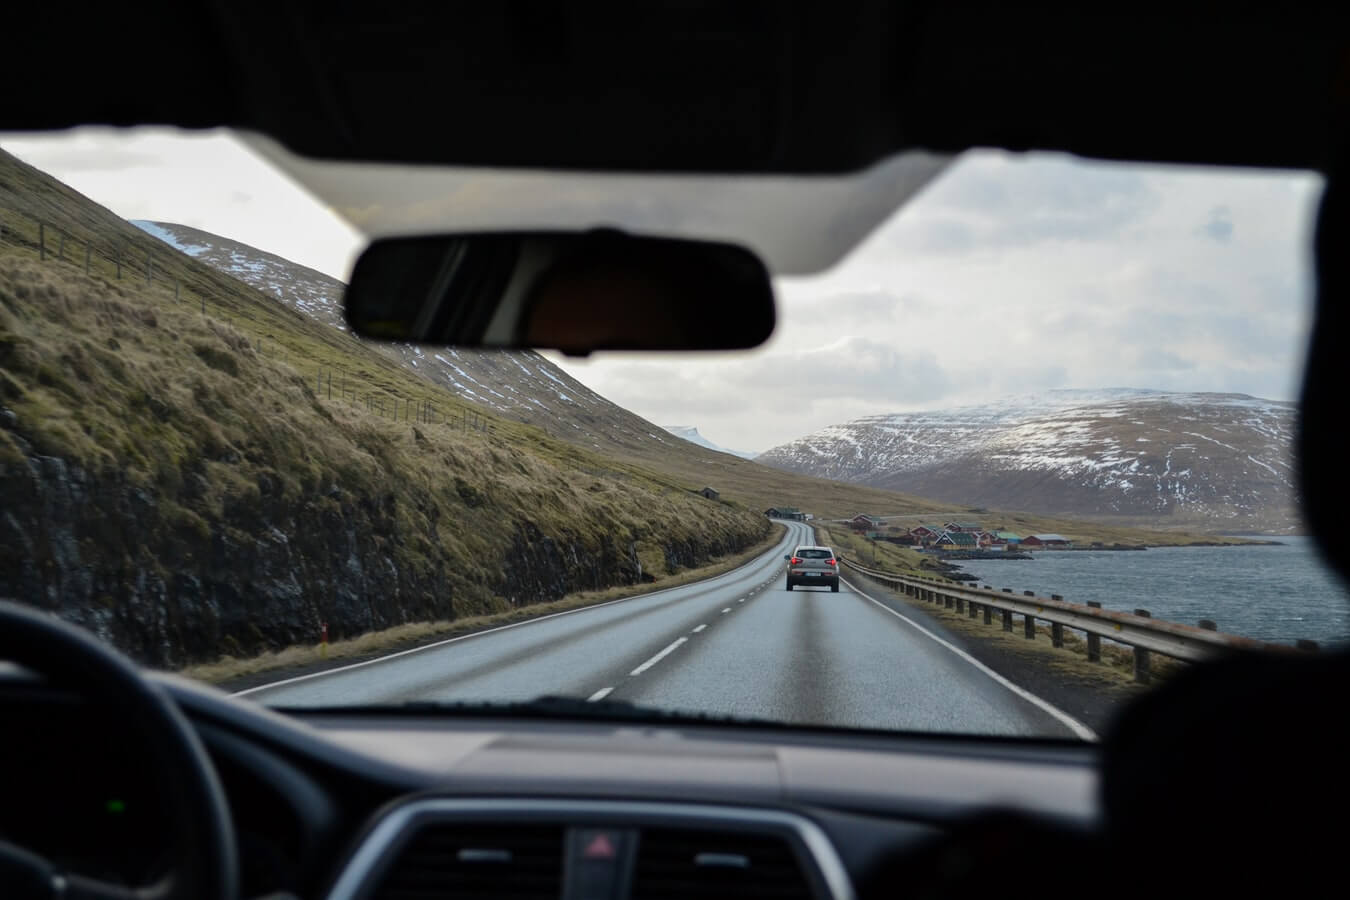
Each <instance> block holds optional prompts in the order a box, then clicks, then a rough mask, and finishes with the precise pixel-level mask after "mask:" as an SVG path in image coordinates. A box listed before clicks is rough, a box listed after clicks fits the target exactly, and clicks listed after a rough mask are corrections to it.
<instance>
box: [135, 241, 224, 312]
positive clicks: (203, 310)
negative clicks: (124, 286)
mask: <svg viewBox="0 0 1350 900" xmlns="http://www.w3.org/2000/svg"><path fill="white" fill-rule="evenodd" d="M113 262H115V263H117V280H118V281H121V280H122V245H121V244H118V245H117V247H116V248H115V249H114V250H113ZM202 302H203V304H204V303H205V302H206V301H202ZM202 312H203V313H205V312H206V307H205V306H204V305H203V306H202Z"/></svg>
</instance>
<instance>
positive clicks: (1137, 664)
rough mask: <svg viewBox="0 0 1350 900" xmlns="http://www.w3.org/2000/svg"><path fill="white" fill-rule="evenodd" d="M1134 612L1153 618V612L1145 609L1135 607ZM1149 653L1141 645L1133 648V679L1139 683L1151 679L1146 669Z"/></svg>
mask: <svg viewBox="0 0 1350 900" xmlns="http://www.w3.org/2000/svg"><path fill="white" fill-rule="evenodd" d="M1134 614H1135V615H1136V616H1139V617H1141V618H1145V619H1151V618H1153V614H1152V613H1150V612H1149V611H1148V610H1146V609H1136V610H1135V611H1134ZM1149 655H1150V654H1149V652H1148V651H1147V650H1145V649H1144V648H1143V647H1135V648H1134V680H1135V681H1137V682H1138V683H1139V684H1148V683H1149V682H1150V681H1151V680H1152V677H1151V675H1150V673H1149V670H1148V663H1149Z"/></svg>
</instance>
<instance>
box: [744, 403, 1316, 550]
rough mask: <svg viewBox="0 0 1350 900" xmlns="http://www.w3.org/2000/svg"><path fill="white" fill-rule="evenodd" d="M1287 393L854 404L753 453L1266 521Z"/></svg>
mask: <svg viewBox="0 0 1350 900" xmlns="http://www.w3.org/2000/svg"><path fill="white" fill-rule="evenodd" d="M1294 412H1295V407H1294V405H1293V404H1292V403H1285V402H1281V401H1274V400H1262V399H1259V398H1255V397H1249V396H1247V395H1244V394H1213V393H1174V392H1165V391H1152V390H1141V389H1135V388H1116V389H1106V390H1090V391H1082V390H1063V391H1047V392H1045V393H1041V394H1032V395H1025V396H1020V397H1009V398H1006V399H1004V400H1002V401H999V402H997V403H990V404H983V405H979V406H967V407H960V408H955V409H950V410H940V411H933V412H910V413H897V414H892V415H882V416H868V417H865V418H861V419H856V420H854V421H852V422H847V423H844V424H841V425H833V426H830V427H828V428H823V429H821V430H819V431H817V432H815V433H813V434H810V435H807V436H805V437H802V438H799V439H798V440H795V441H792V442H789V443H787V444H783V445H781V446H779V447H775V448H773V449H772V450H769V451H767V452H766V453H764V454H761V455H760V456H759V457H757V458H756V459H757V461H758V462H761V463H765V464H767V465H772V466H776V467H778V468H782V469H786V470H789V471H793V472H800V473H803V474H810V475H815V476H819V477H825V478H834V479H838V480H841V481H852V482H856V483H860V484H867V485H871V486H875V487H882V488H888V489H892V490H897V491H904V492H906V493H911V494H918V495H920V496H924V497H930V498H932V499H934V500H940V501H945V502H950V503H961V504H964V505H969V506H988V507H1003V508H1012V509H1022V510H1027V511H1029V512H1036V513H1041V514H1045V515H1063V514H1068V515H1077V516H1093V517H1109V518H1129V519H1138V520H1146V521H1148V522H1151V523H1156V524H1159V525H1168V524H1175V525H1179V526H1181V525H1184V526H1186V527H1196V526H1202V527H1205V528H1208V529H1211V530H1243V531H1269V532H1273V533H1279V532H1282V531H1287V530H1289V529H1291V528H1294V527H1296V525H1297V515H1296V512H1295V510H1296V508H1297V498H1296V493H1295V492H1296V487H1295V478H1294V468H1293V450H1292V441H1293V429H1294Z"/></svg>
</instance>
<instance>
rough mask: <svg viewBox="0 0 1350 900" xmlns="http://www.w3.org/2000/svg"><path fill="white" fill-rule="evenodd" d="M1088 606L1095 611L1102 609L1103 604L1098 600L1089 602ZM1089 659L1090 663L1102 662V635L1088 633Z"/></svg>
mask: <svg viewBox="0 0 1350 900" xmlns="http://www.w3.org/2000/svg"><path fill="white" fill-rule="evenodd" d="M1087 605H1088V606H1090V607H1092V608H1093V609H1101V608H1102V604H1101V602H1100V601H1098V600H1089V601H1088V602H1087ZM1087 658H1088V662H1101V661H1102V638H1101V635H1097V634H1092V633H1091V632H1089V633H1088V636H1087Z"/></svg>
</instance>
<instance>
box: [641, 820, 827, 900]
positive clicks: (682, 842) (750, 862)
mask: <svg viewBox="0 0 1350 900" xmlns="http://www.w3.org/2000/svg"><path fill="white" fill-rule="evenodd" d="M812 896H813V893H812V890H811V883H810V881H809V879H808V877H807V874H806V872H805V870H803V868H802V865H801V860H799V859H798V856H797V853H796V852H795V850H794V848H793V845H792V844H791V843H790V842H789V841H788V840H787V839H786V838H783V837H780V836H777V835H767V834H748V833H745V832H736V831H708V830H704V829H684V828H647V829H643V831H642V835H641V838H640V839H639V842H638V852H637V867H636V869H635V871H634V873H633V892H632V900H677V898H678V900H685V898H690V897H696V898H698V900H754V898H763V900H811V898H812Z"/></svg>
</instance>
